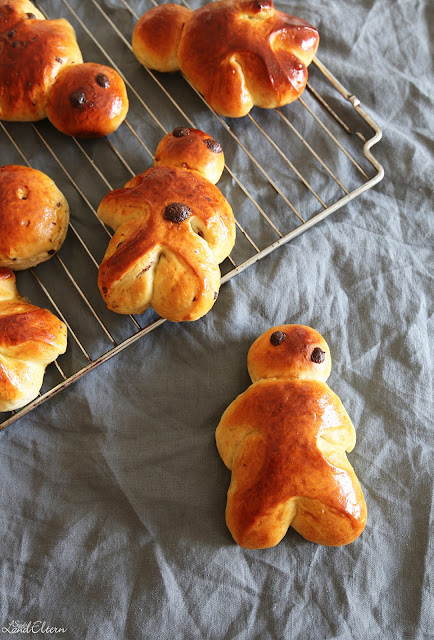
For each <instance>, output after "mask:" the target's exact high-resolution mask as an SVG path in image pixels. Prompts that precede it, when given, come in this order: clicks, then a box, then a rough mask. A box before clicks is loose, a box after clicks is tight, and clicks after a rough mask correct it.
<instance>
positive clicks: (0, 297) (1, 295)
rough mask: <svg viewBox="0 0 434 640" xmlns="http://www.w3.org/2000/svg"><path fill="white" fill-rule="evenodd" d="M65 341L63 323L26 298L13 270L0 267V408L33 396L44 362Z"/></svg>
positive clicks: (63, 346) (7, 408) (10, 407)
mask: <svg viewBox="0 0 434 640" xmlns="http://www.w3.org/2000/svg"><path fill="white" fill-rule="evenodd" d="M66 341H67V334H66V325H65V324H64V323H63V322H62V321H61V320H59V319H58V318H56V316H54V315H53V314H52V313H51V312H50V311H48V310H47V309H41V308H39V307H36V306H34V305H32V304H30V303H28V302H26V301H25V300H24V299H23V298H22V297H21V296H20V295H19V293H18V291H17V288H16V284H15V275H14V273H13V271H11V270H10V269H6V268H3V267H0V411H13V410H15V409H19V408H20V407H23V406H24V405H25V404H27V403H28V402H31V400H33V399H34V398H36V396H37V395H38V393H39V390H40V388H41V386H42V382H43V378H44V373H45V369H46V367H47V365H48V364H49V363H50V362H53V361H54V360H55V359H56V358H57V356H59V355H60V354H61V353H64V352H65V350H66Z"/></svg>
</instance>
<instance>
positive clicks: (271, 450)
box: [216, 325, 366, 549]
mask: <svg viewBox="0 0 434 640" xmlns="http://www.w3.org/2000/svg"><path fill="white" fill-rule="evenodd" d="M247 362H248V370H249V374H250V377H251V379H252V383H253V384H252V385H251V386H250V387H249V388H248V389H247V391H245V392H244V393H242V394H241V395H239V396H238V398H236V400H234V402H233V403H232V404H231V405H230V406H229V407H228V408H227V409H226V411H225V412H224V414H223V416H222V419H221V421H220V423H219V425H218V427H217V431H216V442H217V448H218V451H219V453H220V456H221V457H222V459H223V462H224V463H225V465H226V466H227V467H228V468H229V469H231V471H232V479H231V484H230V487H229V491H228V497H227V507H226V522H227V526H228V528H229V530H230V532H231V533H232V536H233V538H234V540H235V541H236V542H237V543H238V544H239V545H240V546H242V547H246V548H248V549H263V548H267V547H273V546H275V545H277V544H278V543H279V542H280V541H281V540H282V538H283V537H284V535H285V534H286V532H287V530H288V527H289V526H292V527H293V528H294V529H295V530H296V531H298V533H300V534H301V535H302V536H303V537H304V538H306V539H307V540H310V541H312V542H316V543H318V544H322V545H328V546H340V545H345V544H348V543H350V542H352V541H353V540H354V539H355V538H357V537H358V536H359V535H360V534H361V532H362V531H363V529H364V527H365V524H366V504H365V500H364V497H363V494H362V490H361V488H360V484H359V481H358V480H357V477H356V475H355V473H354V470H353V468H352V466H351V464H350V463H349V462H348V459H347V457H346V454H345V452H346V451H351V450H352V449H353V447H354V445H355V441H356V434H355V431H354V427H353V425H352V423H351V420H350V418H349V417H348V414H347V412H346V411H345V409H344V407H343V406H342V403H341V401H340V400H339V398H338V397H337V396H336V394H335V393H333V391H332V390H331V389H330V388H329V387H328V385H327V384H326V380H327V378H328V376H329V373H330V367H331V359H330V351H329V348H328V346H327V343H326V342H325V340H324V339H323V338H322V336H321V335H320V334H319V333H317V332H316V331H314V330H313V329H311V328H309V327H305V326H302V325H281V326H278V327H273V328H272V329H269V330H268V331H266V332H265V333H263V334H262V335H261V336H260V337H259V338H258V339H257V340H256V341H255V342H254V343H253V345H252V346H251V348H250V350H249V353H248V360H247Z"/></svg>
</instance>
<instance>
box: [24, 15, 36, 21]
mask: <svg viewBox="0 0 434 640" xmlns="http://www.w3.org/2000/svg"><path fill="white" fill-rule="evenodd" d="M26 16H27V20H36V16H35V14H34V13H26Z"/></svg>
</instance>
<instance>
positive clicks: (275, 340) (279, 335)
mask: <svg viewBox="0 0 434 640" xmlns="http://www.w3.org/2000/svg"><path fill="white" fill-rule="evenodd" d="M285 338H286V333H285V332H284V331H274V333H272V334H271V336H270V342H271V344H272V345H273V347H278V346H279V344H282V342H283V341H284V340H285Z"/></svg>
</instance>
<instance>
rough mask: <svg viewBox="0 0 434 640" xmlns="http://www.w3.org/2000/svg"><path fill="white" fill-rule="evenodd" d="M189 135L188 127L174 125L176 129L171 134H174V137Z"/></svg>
mask: <svg viewBox="0 0 434 640" xmlns="http://www.w3.org/2000/svg"><path fill="white" fill-rule="evenodd" d="M189 135H190V129H187V127H176V129H174V130H173V131H172V136H174V137H175V138H183V137H184V136H189Z"/></svg>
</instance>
